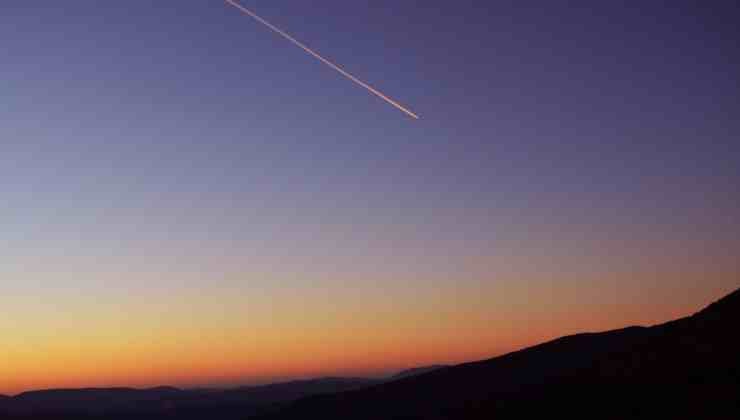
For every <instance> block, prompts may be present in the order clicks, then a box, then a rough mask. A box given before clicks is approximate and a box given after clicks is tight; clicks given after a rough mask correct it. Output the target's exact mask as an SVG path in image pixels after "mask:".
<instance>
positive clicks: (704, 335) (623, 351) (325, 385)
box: [0, 290, 740, 420]
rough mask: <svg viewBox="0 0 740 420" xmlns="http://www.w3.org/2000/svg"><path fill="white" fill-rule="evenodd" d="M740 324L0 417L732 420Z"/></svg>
mask: <svg viewBox="0 0 740 420" xmlns="http://www.w3.org/2000/svg"><path fill="white" fill-rule="evenodd" d="M738 321H740V290H737V291H735V292H733V293H732V294H730V295H728V296H727V297H725V298H723V299H721V300H719V301H717V302H715V303H713V304H711V305H710V306H708V307H707V308H706V309H704V310H702V311H700V312H698V313H696V314H694V315H691V316H689V317H686V318H682V319H678V320H675V321H671V322H668V323H665V324H661V325H656V326H652V327H628V328H624V329H619V330H614V331H607V332H601V333H586V334H578V335H573V336H568V337H563V338H559V339H556V340H553V341H550V342H547V343H544V344H540V345H537V346H534V347H530V348H526V349H524V350H520V351H516V352H513V353H509V354H506V355H503V356H500V357H496V358H493V359H488V360H483V361H479V362H473V363H466V364H462V365H458V366H451V367H448V366H427V367H421V368H415V369H409V370H405V371H402V372H399V373H398V374H396V375H393V376H391V377H390V378H387V379H366V378H319V379H310V380H301V381H292V382H283V383H276V384H268V385H260V386H247V387H240V388H235V389H225V390H223V389H220V390H219V389H205V390H182V389H178V388H172V387H158V388H150V389H131V388H106V389H101V388H89V389H76V390H64V389H59V390H43V391H32V392H25V393H22V394H19V395H17V396H15V397H7V396H5V397H3V396H0V419H16V418H17V419H27V420H33V419H61V420H66V419H70V420H71V419H106V420H119V419H121V420H122V419H131V418H136V419H144V420H147V419H180V420H189V419H223V420H229V419H253V418H256V419H260V420H287V419H304V418H312V419H314V418H315V419H323V420H330V419H344V418H353V419H367V420H369V419H429V420H437V419H462V420H465V419H470V420H478V419H490V418H496V419H514V418H516V419H519V418H539V417H545V416H547V417H553V418H566V419H586V418H588V419H592V418H599V419H624V418H631V419H634V418H637V419H641V418H645V419H648V418H650V419H653V418H671V419H695V418H710V419H725V418H727V419H735V418H740V398H739V397H738V396H740V357H738V354H740V340H739V339H738V338H737V336H738V334H737V328H738V327H737V325H738Z"/></svg>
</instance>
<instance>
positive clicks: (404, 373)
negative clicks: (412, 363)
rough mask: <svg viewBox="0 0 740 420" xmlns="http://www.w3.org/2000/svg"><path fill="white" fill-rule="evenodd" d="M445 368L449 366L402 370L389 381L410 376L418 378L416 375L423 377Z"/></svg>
mask: <svg viewBox="0 0 740 420" xmlns="http://www.w3.org/2000/svg"><path fill="white" fill-rule="evenodd" d="M446 367H449V365H431V366H422V367H418V368H412V369H406V370H402V371H401V372H398V373H397V374H395V375H393V376H391V377H390V378H389V379H390V380H392V381H394V380H398V379H403V378H409V377H411V376H418V375H423V374H425V373H429V372H434V371H435V370H439V369H444V368H446Z"/></svg>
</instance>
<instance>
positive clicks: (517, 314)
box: [0, 274, 726, 394]
mask: <svg viewBox="0 0 740 420" xmlns="http://www.w3.org/2000/svg"><path fill="white" fill-rule="evenodd" d="M718 275H720V274H718ZM725 275H726V274H725ZM547 292H548V291H546V290H542V291H540V293H538V294H537V295H531V296H530V295H529V293H530V292H529V291H528V290H526V288H522V289H510V290H509V293H510V296H509V299H508V300H495V301H491V300H489V299H485V298H483V297H481V295H480V294H475V293H472V292H471V293H465V294H464V295H462V294H461V295H460V296H458V297H457V299H449V296H447V297H448V299H447V300H445V299H444V297H443V296H422V295H420V296H419V297H420V298H423V299H424V302H419V306H417V307H414V308H400V307H391V306H388V307H385V308H384V307H378V306H377V305H376V311H375V312H372V311H368V310H367V308H362V307H355V308H353V305H359V304H360V303H358V302H351V301H350V302H347V303H346V305H345V304H342V305H341V306H337V307H335V308H333V310H332V311H327V312H324V313H321V312H320V311H316V310H311V311H306V310H304V308H306V307H305V305H304V306H301V300H303V299H311V300H313V299H314V297H311V296H295V297H294V299H295V300H292V301H290V300H288V301H286V302H284V303H285V304H286V306H285V307H292V308H295V309H294V310H293V311H292V312H290V313H287V312H284V313H281V314H276V313H271V312H269V311H268V312H266V315H259V314H258V312H250V311H248V310H247V311H244V310H240V311H236V312H233V313H231V314H229V315H230V317H229V319H226V317H223V314H215V311H216V308H217V305H218V304H222V305H227V306H232V305H235V304H237V303H238V301H239V299H238V297H233V296H232V297H229V296H226V295H224V296H219V297H218V299H214V301H213V302H211V303H208V308H207V309H206V312H210V313H211V315H203V316H200V317H197V316H193V315H188V311H190V308H191V307H192V303H193V301H194V300H195V299H198V298H199V297H198V296H195V295H193V296H187V297H182V299H181V302H180V304H179V306H177V307H170V308H167V310H166V312H158V309H157V308H155V307H153V306H147V305H146V304H144V303H142V304H140V305H139V306H138V307H136V308H125V309H115V310H114V309H111V308H108V309H105V306H106V305H105V304H102V306H96V305H97V304H96V303H95V302H88V303H81V305H82V307H80V308H77V311H78V312H76V313H73V314H70V315H67V318H66V319H61V320H58V321H55V322H58V324H55V323H53V322H52V323H51V324H53V325H48V324H49V321H48V319H49V315H48V314H39V315H38V317H39V318H38V319H29V320H26V321H25V322H24V325H23V326H20V325H18V326H17V327H16V328H15V329H10V328H8V327H9V325H6V324H7V321H6V323H5V324H3V323H0V326H2V327H3V330H4V331H5V333H4V334H5V335H4V337H3V338H0V344H2V348H3V350H4V355H3V356H4V357H3V359H4V360H3V361H2V364H0V373H1V374H2V375H1V377H2V382H0V393H3V394H15V393H19V392H22V391H27V390H33V389H48V388H79V387H106V386H133V387H150V386H158V385H173V386H209V385H237V384H248V383H263V382H269V381H271V380H287V379H291V378H301V377H310V376H324V375H370V374H378V373H387V372H390V371H394V370H400V369H405V368H409V367H414V366H421V365H426V364H436V363H462V362H466V361H473V360H478V359H483V358H488V357H493V356H496V355H499V354H502V353H505V352H508V351H512V350H516V349H519V348H522V347H526V346H528V345H532V344H536V343H539V342H542V341H546V340H549V339H552V338H555V337H557V336H561V335H567V334H572V333H576V332H583V331H596V330H604V329H611V328H618V327H622V326H626V325H630V324H643V325H646V324H654V323H659V322H664V321H668V320H670V319H674V318H677V317H681V316H686V315H689V314H690V313H692V312H693V311H695V310H698V309H700V307H701V305H703V304H708V303H710V301H711V300H712V299H715V298H718V297H720V295H721V293H723V292H724V290H707V291H705V292H703V294H702V295H700V296H699V295H697V296H695V297H693V298H695V299H694V300H692V301H690V302H688V301H687V302H683V303H676V302H652V303H653V304H647V303H646V302H623V303H621V304H619V305H618V306H615V307H613V308H609V307H603V306H599V305H597V304H594V305H592V304H588V303H584V304H580V305H579V306H570V305H569V304H568V301H569V299H574V297H573V296H570V297H568V295H567V293H568V292H567V290H564V289H563V290H562V291H561V293H562V296H558V297H555V296H551V295H548V294H547ZM485 295H487V296H495V293H494V291H493V290H491V291H490V292H487V293H485ZM201 300H202V299H201ZM555 302H564V303H555ZM697 302H700V303H699V304H698V306H697ZM201 303H203V302H201ZM521 305H526V306H525V307H522V306H521ZM258 309H259V308H258ZM259 310H261V309H259ZM137 311H139V312H141V313H140V314H138V315H134V314H133V313H134V312H137ZM334 311H336V312H334ZM91 313H94V314H96V317H94V318H88V317H86V315H87V314H91ZM62 318H64V316H63V317H62ZM165 318H167V319H165ZM153 320H154V321H153ZM41 325H44V326H45V328H46V329H47V331H45V332H28V331H29V329H33V328H35V327H38V328H40V326H41ZM49 329H53V331H50V330H49Z"/></svg>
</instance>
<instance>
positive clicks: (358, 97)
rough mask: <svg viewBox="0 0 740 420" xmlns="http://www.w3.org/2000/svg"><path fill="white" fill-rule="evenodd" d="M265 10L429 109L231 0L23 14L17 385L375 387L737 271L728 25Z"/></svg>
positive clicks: (389, 7) (11, 114)
mask: <svg viewBox="0 0 740 420" xmlns="http://www.w3.org/2000/svg"><path fill="white" fill-rule="evenodd" d="M241 3H242V4H243V6H244V7H247V8H249V10H254V11H255V12H256V13H259V16H262V17H264V18H265V19H267V20H268V21H270V22H280V25H281V27H285V28H290V31H291V34H292V35H294V36H295V37H296V38H297V39H300V40H302V41H305V42H306V44H307V45H311V46H312V48H316V50H317V51H321V52H322V54H326V56H327V57H332V60H336V62H340V63H342V65H343V67H344V68H347V69H360V70H361V71H362V75H363V79H364V78H366V80H371V81H373V85H377V86H382V87H383V89H384V91H387V92H393V96H394V99H397V100H398V102H399V103H404V104H414V111H416V112H419V113H420V114H421V115H423V116H424V119H422V120H419V121H412V120H409V119H408V118H399V114H398V112H397V110H396V109H393V108H391V107H388V106H386V105H385V104H384V103H383V102H382V100H380V99H379V98H377V97H375V96H372V95H368V94H367V92H364V91H363V90H361V89H357V87H356V86H353V85H352V84H350V83H347V81H346V80H344V79H342V78H339V77H337V74H336V72H334V71H332V70H331V69H329V68H327V67H326V66H322V65H320V64H317V63H316V60H314V59H313V58H312V57H310V56H307V55H306V54H305V52H303V51H301V50H299V49H296V48H291V47H290V46H288V45H286V43H285V40H283V39H280V38H279V37H276V36H275V34H274V33H271V32H270V31H266V30H265V28H264V27H263V26H260V25H256V24H251V22H248V21H245V19H244V17H243V16H241V15H240V14H239V13H237V12H235V10H234V9H233V8H227V7H224V3H223V1H202V0H201V1H195V0H185V1H177V2H174V1H157V2H151V1H129V2H99V1H92V0H67V1H65V2H64V5H63V7H61V6H60V2H58V1H49V0H39V1H36V2H21V1H10V2H4V3H3V5H2V6H0V39H2V40H3V41H2V42H0V51H1V56H2V57H3V60H2V65H0V98H1V100H0V194H1V195H0V197H2V203H3V204H2V205H0V231H1V232H2V235H1V236H0V308H2V313H3V316H2V317H0V331H2V334H0V356H1V357H0V394H14V393H17V392H21V391H24V390H29V389H41V388H55V387H83V386H84V387H91V386H153V385H162V384H167V385H182V386H190V385H198V386H202V385H220V384H243V383H245V384H246V383H253V382H263V381H268V380H272V379H278V378H296V377H307V376H314V375H336V374H356V375H365V374H367V375H371V374H381V373H385V372H390V371H393V370H396V369H400V368H407V367H413V366H422V365H425V364H431V363H453V362H463V361H468V360H474V359H479V358H484V357H490V356H493V355H497V354H500V353H502V352H506V351H510V350H513V349H516V348H519V347H522V346H525V345H528V344H532V343H536V342H539V341H542V340H543V339H547V338H551V337H556V336H560V335H563V334H567V333H572V332H576V331H584V330H603V329H608V328H614V327H621V326H624V325H628V324H651V323H656V322H662V321H665V320H668V319H671V318H674V317H678V316H683V315H686V314H687V313H689V312H691V311H692V310H695V309H696V308H698V307H701V306H702V305H704V304H705V303H707V302H709V301H711V300H712V299H714V298H716V297H717V296H721V295H723V294H725V293H727V292H729V291H731V290H733V289H734V288H736V287H737V286H738V274H740V263H739V262H738V258H737V250H738V249H740V239H739V238H740V223H738V222H740V220H738V215H739V214H740V200H738V185H740V184H739V183H740V169H738V168H739V167H740V166H739V165H738V164H737V156H738V155H739V153H740V144H739V142H738V141H737V139H738V138H740V123H738V119H737V118H735V115H734V114H733V113H732V112H729V110H730V109H733V108H732V106H733V104H735V101H736V96H737V92H736V75H737V74H740V68H738V67H740V66H739V65H738V62H737V61H735V62H731V61H730V60H728V57H731V56H732V54H731V53H730V51H734V47H735V45H734V43H733V41H732V40H733V39H735V37H733V36H732V34H734V31H736V27H735V24H734V22H729V21H719V19H720V18H718V17H717V16H719V15H721V13H713V14H712V15H711V16H710V15H709V13H710V11H707V10H704V9H702V8H698V7H697V8H696V10H693V9H691V10H685V9H682V8H680V7H672V8H667V7H666V8H662V7H656V6H645V5H641V6H640V7H641V8H642V9H641V10H640V13H635V12H634V10H630V11H628V10H627V9H626V6H624V8H623V6H621V5H620V4H616V3H620V2H614V3H615V4H612V5H605V4H600V5H599V9H598V10H596V9H592V8H589V7H584V8H578V9H567V8H563V7H560V6H557V5H555V4H554V3H557V2H549V1H548V2H544V1H537V2H534V1H533V2H527V1H524V2H516V5H514V4H511V3H509V2H496V1H477V2H469V3H465V4H460V3H458V2H451V1H441V0H430V1H426V2H423V5H421V2H416V1H409V0H402V1H391V0H378V1H372V2H357V1H351V2H348V1H340V0H318V1H311V2H306V1H299V0H273V1H270V2H257V1H251V0H249V1H248V0H242V2H241ZM530 3H531V4H530ZM641 4H642V3H641ZM667 14H669V15H670V20H667V19H666V20H663V19H664V18H665V17H666V16H667ZM664 22H670V25H668V24H664ZM728 33H729V35H728Z"/></svg>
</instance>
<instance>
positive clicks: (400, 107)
mask: <svg viewBox="0 0 740 420" xmlns="http://www.w3.org/2000/svg"><path fill="white" fill-rule="evenodd" d="M226 3H228V4H230V5H232V6H234V7H236V8H237V9H239V10H241V11H242V12H243V13H244V14H246V15H248V16H251V17H252V18H254V19H255V20H256V21H258V22H259V23H261V24H263V25H265V26H267V27H268V28H270V29H271V30H272V31H273V32H275V33H277V34H278V35H280V36H282V37H283V38H285V39H287V40H288V41H290V42H292V43H293V44H295V45H296V46H298V47H300V48H301V49H303V50H304V51H306V52H307V53H309V54H311V55H312V56H314V57H315V58H316V59H318V60H319V61H321V62H322V63H324V64H326V65H327V66H329V67H331V68H333V69H334V70H336V71H338V72H339V73H341V74H342V75H343V76H344V77H346V78H348V79H349V80H351V81H353V82H355V83H356V84H358V85H360V86H362V87H363V88H365V89H367V90H368V91H370V93H372V94H374V95H376V96H378V97H379V98H381V99H382V100H384V101H386V102H388V103H389V104H391V105H393V106H394V107H396V108H397V109H398V110H400V111H402V112H404V113H405V114H406V115H408V116H409V117H411V118H414V119H417V120H418V119H419V116H418V115H416V114H414V113H413V112H411V111H410V110H409V109H407V108H406V107H404V106H403V105H401V104H399V103H398V102H396V101H394V100H393V99H391V98H389V97H388V96H386V95H385V94H383V93H382V92H380V91H379V90H377V89H375V88H373V87H372V86H370V85H368V84H367V83H365V82H363V81H362V80H360V79H358V78H356V77H355V76H353V75H351V74H350V73H349V72H347V71H346V70H344V69H342V68H341V67H339V66H338V65H336V64H334V63H332V62H331V61H329V60H328V59H326V58H324V57H322V56H321V55H320V54H319V53H317V52H316V51H314V50H312V49H310V48H308V47H307V46H305V45H304V44H303V43H301V42H300V41H298V40H297V39H295V38H293V37H292V36H290V35H289V34H288V33H286V32H285V31H283V30H282V29H280V28H278V27H277V26H275V25H273V24H271V23H270V22H268V21H266V20H264V19H262V18H261V17H259V16H258V15H257V14H256V13H254V12H252V11H251V10H249V9H247V8H246V7H244V6H242V5H241V4H239V3H237V2H236V1H235V0H226Z"/></svg>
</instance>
